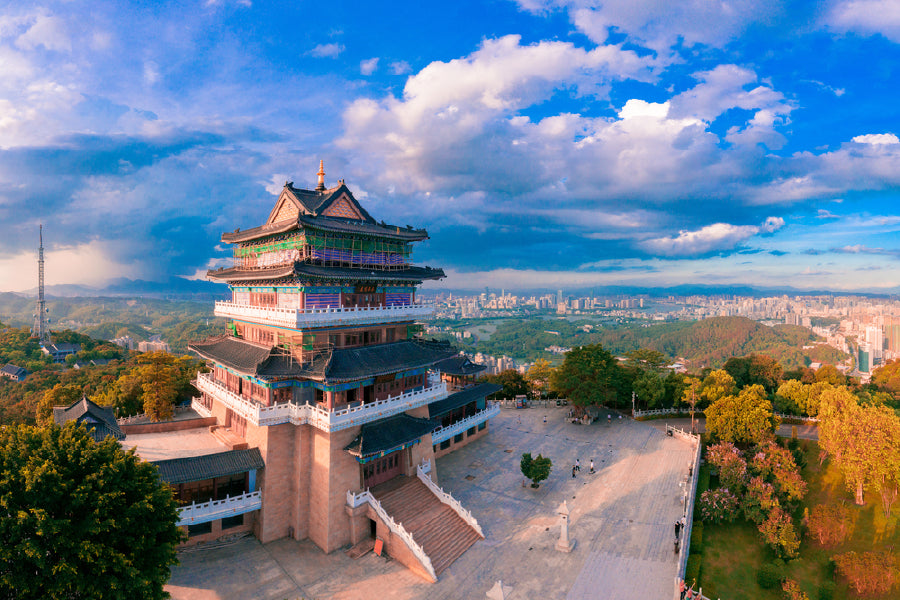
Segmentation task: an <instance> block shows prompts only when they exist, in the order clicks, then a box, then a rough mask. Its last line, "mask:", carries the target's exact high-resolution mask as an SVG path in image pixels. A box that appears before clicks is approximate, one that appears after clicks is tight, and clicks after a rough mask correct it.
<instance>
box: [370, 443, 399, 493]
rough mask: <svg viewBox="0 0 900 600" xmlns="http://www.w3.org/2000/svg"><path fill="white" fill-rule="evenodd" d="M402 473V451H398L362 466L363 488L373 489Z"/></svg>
mask: <svg viewBox="0 0 900 600" xmlns="http://www.w3.org/2000/svg"><path fill="white" fill-rule="evenodd" d="M402 472H403V451H402V450H398V451H397V452H393V453H391V454H388V455H387V456H383V457H381V458H376V459H375V460H373V461H370V462H367V463H366V464H364V465H363V487H367V488H371V487H375V486H376V485H378V484H379V483H384V482H385V481H388V480H389V479H393V478H394V477H396V476H397V475H400V474H401V473H402Z"/></svg>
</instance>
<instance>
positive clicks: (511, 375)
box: [481, 369, 528, 398]
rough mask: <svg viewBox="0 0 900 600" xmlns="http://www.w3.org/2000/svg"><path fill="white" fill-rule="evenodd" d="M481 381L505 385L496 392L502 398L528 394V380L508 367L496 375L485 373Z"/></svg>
mask: <svg viewBox="0 0 900 600" xmlns="http://www.w3.org/2000/svg"><path fill="white" fill-rule="evenodd" d="M481 381H486V382H488V383H496V384H497V385H501V386H503V389H502V390H500V391H499V392H497V393H496V394H495V395H496V396H499V397H501V398H515V397H516V396H522V395H526V394H528V382H527V381H525V377H523V376H522V374H521V373H519V372H518V371H516V370H515V369H507V370H505V371H501V372H500V373H498V374H496V375H485V376H484V377H482V378H481Z"/></svg>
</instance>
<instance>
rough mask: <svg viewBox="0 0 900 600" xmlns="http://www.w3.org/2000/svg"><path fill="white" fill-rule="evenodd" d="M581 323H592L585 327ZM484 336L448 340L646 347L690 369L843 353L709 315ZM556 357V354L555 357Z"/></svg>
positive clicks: (531, 353) (506, 346) (520, 352)
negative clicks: (749, 358)
mask: <svg viewBox="0 0 900 600" xmlns="http://www.w3.org/2000/svg"><path fill="white" fill-rule="evenodd" d="M585 325H593V329H592V330H589V331H587V330H585V327H584V326H585ZM496 327H497V328H496V331H494V332H493V333H492V334H491V335H490V339H487V340H474V339H473V340H471V341H467V340H454V342H455V343H457V344H460V345H462V346H463V347H464V349H465V350H467V351H469V352H484V353H487V354H491V355H494V356H500V355H504V354H505V355H507V356H511V357H513V358H515V359H517V360H526V361H533V360H534V359H535V358H537V357H546V358H553V357H554V355H551V354H549V353H547V352H545V351H544V348H547V347H548V346H551V345H557V346H563V347H572V346H581V345H585V344H595V343H598V342H599V343H601V344H603V346H604V347H605V348H607V349H608V350H610V351H611V352H613V353H614V354H619V355H621V354H624V353H625V352H628V351H631V350H636V349H638V348H652V349H654V350H659V351H660V352H663V353H664V354H666V355H667V356H670V357H683V358H685V359H687V360H689V361H690V365H689V366H690V368H691V369H699V368H701V367H705V366H709V367H718V366H721V365H722V364H724V363H725V361H727V360H728V359H729V358H731V357H732V356H746V355H748V354H753V353H760V354H767V355H769V356H771V357H773V358H774V359H775V360H777V361H778V362H780V363H781V364H782V365H783V366H784V368H785V369H795V368H798V367H801V366H807V365H809V364H810V363H811V362H814V361H817V362H826V363H837V362H840V361H841V360H843V359H844V358H846V355H844V354H843V353H841V352H839V351H837V350H835V349H834V348H831V347H829V346H824V345H820V346H815V347H814V348H810V349H807V350H804V349H803V346H806V345H813V344H816V343H817V342H822V341H824V340H822V339H821V338H819V337H818V336H816V335H815V334H813V333H812V332H811V331H810V330H809V329H806V328H804V327H797V326H794V325H776V326H775V327H767V326H765V325H761V324H759V323H757V322H756V321H751V320H750V319H747V318H744V317H714V318H711V319H706V320H703V321H678V322H674V323H653V324H649V323H632V324H620V325H615V324H605V325H604V326H602V327H601V326H599V325H598V324H597V323H596V322H589V321H584V322H571V321H567V320H562V319H560V320H545V319H530V320H505V321H501V322H499V323H497V326H496ZM557 358H558V356H557Z"/></svg>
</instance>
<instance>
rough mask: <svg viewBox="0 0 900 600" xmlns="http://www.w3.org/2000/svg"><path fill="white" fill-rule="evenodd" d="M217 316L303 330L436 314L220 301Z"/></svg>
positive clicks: (400, 308) (404, 307) (421, 306)
mask: <svg viewBox="0 0 900 600" xmlns="http://www.w3.org/2000/svg"><path fill="white" fill-rule="evenodd" d="M214 314H215V315H216V316H217V317H227V318H230V319H249V320H252V321H254V322H256V323H264V324H266V325H276V326H281V327H291V328H293V329H301V328H304V327H324V326H334V325H366V324H377V323H392V322H397V321H411V320H416V319H422V318H427V317H430V316H432V315H433V314H434V304H431V303H415V304H401V305H394V306H346V307H342V308H285V307H278V306H250V305H249V304H236V303H234V302H227V301H217V302H216V307H215V311H214Z"/></svg>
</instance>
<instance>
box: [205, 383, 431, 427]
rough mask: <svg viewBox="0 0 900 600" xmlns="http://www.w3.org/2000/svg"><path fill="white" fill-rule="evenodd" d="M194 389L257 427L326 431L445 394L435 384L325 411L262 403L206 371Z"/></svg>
mask: <svg viewBox="0 0 900 600" xmlns="http://www.w3.org/2000/svg"><path fill="white" fill-rule="evenodd" d="M197 389H199V390H200V391H202V392H205V393H207V394H209V395H211V396H213V397H214V398H215V399H216V400H218V401H220V402H222V403H223V404H225V405H226V406H227V407H228V408H230V409H231V410H233V411H234V412H236V413H237V414H239V415H240V416H242V417H244V418H245V419H247V421H248V422H250V423H253V424H254V425H257V426H271V425H280V424H282V423H293V424H294V425H304V424H309V425H312V426H313V427H316V428H317V429H321V430H322V431H328V432H331V431H340V430H341V429H347V428H348V427H354V426H356V425H362V424H363V423H368V422H369V421H374V420H377V419H383V418H385V417H390V416H392V415H396V414H399V413H402V412H406V411H407V410H410V409H413V408H417V407H419V406H424V405H426V404H430V403H431V402H434V401H436V400H442V399H443V398H446V397H447V385H446V384H445V383H439V384H438V385H433V386H431V387H427V388H423V389H420V390H416V391H413V392H407V393H405V394H400V395H398V396H389V397H388V398H385V399H383V400H376V401H375V402H368V403H366V404H360V405H357V406H348V407H345V408H340V409H337V410H332V411H327V410H325V409H323V408H320V407H318V406H313V405H310V404H293V403H290V402H283V403H281V404H273V405H272V406H263V405H262V404H258V403H256V402H253V401H250V400H248V399H246V398H243V397H241V396H239V395H238V394H235V393H234V392H232V391H230V390H229V389H228V388H226V387H225V386H224V385H222V384H221V383H219V382H218V381H216V380H215V379H214V378H213V377H212V376H211V374H209V373H200V374H199V375H197Z"/></svg>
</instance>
